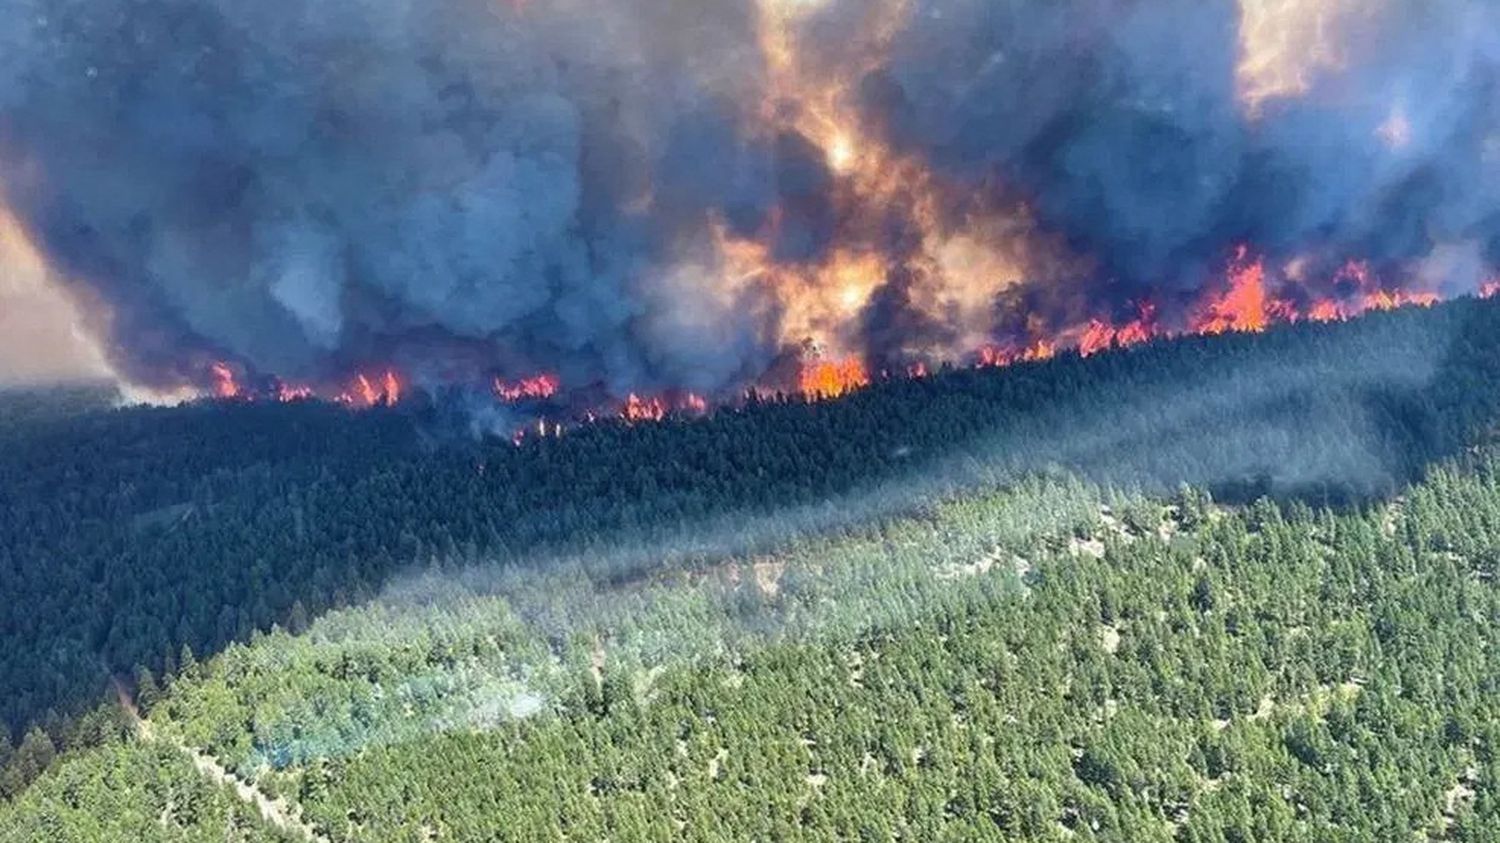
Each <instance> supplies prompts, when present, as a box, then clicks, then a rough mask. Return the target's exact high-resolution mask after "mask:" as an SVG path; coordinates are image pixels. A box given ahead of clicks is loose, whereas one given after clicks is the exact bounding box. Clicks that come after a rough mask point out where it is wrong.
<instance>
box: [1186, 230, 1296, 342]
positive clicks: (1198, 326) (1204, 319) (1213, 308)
mask: <svg viewBox="0 0 1500 843" xmlns="http://www.w3.org/2000/svg"><path fill="white" fill-rule="evenodd" d="M1294 312H1295V311H1294V310H1293V309H1291V308H1290V307H1289V306H1288V305H1287V304H1286V303H1285V302H1281V301H1274V300H1272V299H1271V298H1270V297H1269V296H1268V295H1267V293H1266V265H1265V262H1264V261H1263V260H1261V259H1260V258H1255V259H1251V258H1250V257H1249V249H1248V248H1247V247H1245V246H1241V247H1239V250H1238V251H1237V252H1236V254H1235V257H1234V260H1233V261H1231V263H1230V266H1229V290H1228V291H1227V292H1226V293H1224V295H1223V296H1221V297H1220V298H1219V299H1217V300H1214V301H1210V302H1209V303H1208V305H1207V306H1206V307H1204V308H1203V310H1202V311H1201V312H1200V313H1199V315H1198V316H1197V317H1196V319H1195V320H1194V322H1193V325H1192V332H1193V333H1197V334H1222V333H1225V332H1228V331H1243V332H1252V333H1254V332H1259V331H1264V330H1265V329H1266V327H1267V326H1269V325H1270V324H1271V321H1272V319H1273V318H1281V319H1283V320H1285V319H1286V317H1288V316H1290V315H1291V314H1293V313H1294Z"/></svg>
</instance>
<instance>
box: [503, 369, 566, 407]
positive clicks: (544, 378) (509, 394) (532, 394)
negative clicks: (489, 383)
mask: <svg viewBox="0 0 1500 843" xmlns="http://www.w3.org/2000/svg"><path fill="white" fill-rule="evenodd" d="M561 387H562V381H561V380H559V379H558V377H557V375H551V374H542V375H536V376H534V377H529V378H523V379H521V380H519V381H516V382H515V383H507V382H506V381H503V380H501V379H499V378H496V379H495V383H494V389H495V394H496V395H498V396H499V397H500V399H501V400H502V401H510V402H512V403H514V402H517V401H535V400H541V399H544V398H551V397H552V396H554V395H556V394H557V391H558V390H559V389H560V388H561Z"/></svg>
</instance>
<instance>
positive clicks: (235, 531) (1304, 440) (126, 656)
mask: <svg viewBox="0 0 1500 843" xmlns="http://www.w3.org/2000/svg"><path fill="white" fill-rule="evenodd" d="M1495 371H1500V307H1497V305H1496V304H1495V303H1493V302H1483V301H1460V302H1455V303H1451V304H1448V305H1443V306H1440V307H1436V308H1432V309H1430V310H1403V311H1398V312H1392V313H1379V314H1374V315H1371V316H1369V317H1366V318H1364V319H1360V320H1357V321H1354V322H1350V323H1343V324H1322V325H1320V324H1304V325H1296V326H1288V327H1282V328H1277V329H1274V330H1272V331H1270V332H1268V333H1266V334H1263V335H1254V336H1249V335H1232V336H1224V337H1213V338H1184V339H1180V340H1175V341H1171V342H1161V343H1155V344H1152V345H1149V346H1145V347H1138V348H1132V349H1127V350H1121V351H1117V352H1112V353H1108V354H1102V355H1097V356H1094V357H1090V358H1088V359H1080V358H1078V357H1076V356H1072V355H1065V356H1063V357H1060V358H1058V359H1056V360H1052V361H1048V362H1046V363H1039V364H1028V365H1021V366H1016V367H1013V368H1010V369H1006V370H977V371H976V370H960V371H946V372H941V373H937V374H935V375H933V376H931V377H927V378H923V379H918V380H910V381H904V380H903V381H892V382H886V383H880V384H877V385H875V386H873V387H872V388H870V389H868V390H865V391H863V392H860V393H856V394H855V395H852V396H849V397H847V398H846V399H844V400H840V401H836V402H826V403H812V404H809V403H806V402H803V401H801V400H797V399H785V400H764V401H756V402H751V403H750V404H748V405H746V406H744V407H741V408H738V409H730V410H723V411H720V412H718V413H716V414H715V415H713V416H712V417H711V418H707V419H691V418H676V419H671V420H668V421H667V422H665V423H661V424H646V425H634V426H632V425H627V424H624V423H621V422H614V423H604V424H598V425H593V426H588V427H584V428H580V429H578V430H575V431H572V432H570V433H569V434H568V435H567V436H564V437H562V438H560V439H545V440H541V441H533V442H529V443H527V444H525V445H524V446H523V447H519V448H517V447H514V446H513V445H511V444H510V443H509V442H508V441H505V440H501V439H479V440H475V439H473V438H470V437H469V436H467V435H463V434H461V433H456V432H455V431H454V430H453V429H452V426H451V425H450V424H448V423H447V420H446V419H445V418H444V408H442V407H441V406H433V405H431V404H427V405H422V404H417V405H415V406H405V407H400V408H394V409H389V410H378V411H373V412H367V413H356V414H351V413H348V412H345V411H343V410H341V409H339V408H336V407H331V406H326V405H319V404H293V405H273V404H243V403H228V404H226V403H214V402H208V403H202V404H197V405H193V406H188V407H182V408H172V409H166V408H144V407H143V408H130V409H123V410H99V409H91V408H90V401H89V400H85V399H84V398H81V397H80V396H78V395H73V396H72V397H71V398H70V399H69V402H70V403H69V406H68V407H67V408H66V409H64V410H59V409H56V408H53V409H47V408H48V407H49V406H50V405H49V404H48V403H47V402H48V401H49V400H50V399H47V398H44V397H38V396H36V395H32V394H23V395H8V396H5V397H4V398H0V420H3V428H0V439H3V442H4V448H3V449H0V517H3V518H4V519H5V523H4V524H3V525H0V536H3V545H0V592H3V593H4V594H5V595H6V597H7V600H6V601H5V602H4V603H3V605H0V639H3V642H0V643H3V645H4V646H0V687H3V688H5V689H6V693H5V694H4V695H0V706H3V711H0V715H3V717H4V719H5V721H6V722H7V723H8V724H9V727H10V730H11V737H12V741H11V743H13V744H18V745H20V746H22V747H23V748H25V751H24V752H14V753H13V752H11V751H9V750H8V749H6V750H5V754H6V755H8V756H11V757H12V758H11V760H12V763H11V764H10V765H9V772H8V773H7V775H6V776H5V777H4V778H3V780H0V789H4V790H6V791H7V792H11V793H14V792H19V791H21V790H22V789H23V787H24V782H26V781H28V780H30V779H31V778H32V777H34V776H35V775H36V774H37V773H38V772H39V771H40V770H41V769H42V768H45V767H46V766H48V763H50V762H51V756H52V755H53V754H55V753H56V752H57V751H58V750H66V749H68V748H69V747H81V746H85V745H89V744H95V743H99V742H100V741H106V739H107V738H108V736H109V735H111V734H114V733H116V732H117V731H119V729H120V724H119V723H118V722H116V721H115V720H114V719H113V718H112V717H111V715H109V714H108V711H107V710H102V711H95V706H97V704H98V703H99V702H100V701H101V700H102V699H105V697H106V692H107V689H108V687H109V678H110V677H111V676H123V677H134V676H138V675H139V676H148V675H149V676H158V677H160V676H175V675H178V674H180V673H183V672H184V666H185V665H189V666H196V665H197V664H198V663H199V662H201V661H206V660H208V659H209V657H210V656H211V655H212V654H213V653H216V652H218V651H220V650H221V649H223V648H224V647H225V646H226V645H228V644H230V643H231V642H241V643H244V642H248V641H250V640H251V639H252V638H253V637H255V636H256V635H257V634H258V633H259V632H265V631H268V630H270V629H271V628H272V627H273V625H279V626H280V627H281V628H283V629H285V630H287V631H288V632H290V633H302V632H304V631H305V630H306V629H308V627H309V625H310V624H311V623H312V622H313V621H314V619H316V618H318V617H319V616H320V615H323V614H324V613H325V612H327V611H329V610H330V609H334V608H337V607H344V606H350V607H357V606H360V605H363V604H365V603H367V602H368V601H369V600H371V599H372V598H374V597H375V596H377V595H378V594H380V593H382V592H383V591H384V590H385V589H386V588H387V587H388V585H389V583H390V581H391V579H392V577H401V578H403V579H404V578H405V577H407V576H408V575H409V574H408V572H409V571H411V570H413V569H414V568H415V569H422V568H430V567H433V566H438V567H439V568H440V569H441V568H452V567H456V566H469V567H475V566H483V567H484V568H485V569H487V570H509V569H515V568H518V567H525V566H524V565H520V564H519V563H530V562H532V561H534V560H538V559H557V558H568V559H571V558H581V559H605V560H608V559H609V558H610V557H611V554H612V553H613V552H614V551H615V550H616V549H617V548H619V547H621V546H637V547H648V548H649V547H651V546H653V544H655V543H658V542H670V541H674V540H676V539H678V538H680V537H681V536H683V535H692V534H693V533H694V531H695V525H701V524H704V523H717V522H716V519H718V520H720V521H722V520H723V519H730V520H732V521H737V522H738V521H743V520H747V519H750V520H753V518H755V517H762V518H766V519H768V520H770V521H772V522H774V521H775V520H776V514H777V513H779V512H783V511H785V510H786V509H787V508H796V507H799V506H804V507H818V506H825V507H829V508H832V509H839V510H842V509H843V508H844V507H843V503H844V502H846V501H858V500H861V499H862V497H864V496H865V495H866V493H867V492H869V491H870V490H874V489H881V488H884V487H887V486H890V485H891V484H895V485H896V487H900V488H905V486H904V485H903V484H905V485H911V484H916V485H915V487H914V488H917V489H918V491H921V492H923V493H924V494H925V495H926V496H927V497H930V496H931V495H933V494H942V495H955V494H958V493H961V492H962V491H963V490H964V489H965V488H966V487H972V488H979V489H988V488H994V487H995V486H996V484H1001V485H1003V484H1004V483H1006V482H1010V481H1011V480H1016V479H1019V478H1022V477H1025V476H1029V475H1030V474H1031V473H1033V472H1035V471H1038V470H1042V471H1056V470H1064V471H1067V472H1075V473H1077V474H1078V475H1079V476H1081V477H1082V478H1085V479H1086V480H1087V481H1089V482H1091V483H1099V484H1103V485H1104V486H1107V487H1115V488H1125V487H1128V488H1134V489H1140V490H1144V491H1146V492H1150V493H1156V494H1161V493H1168V492H1171V491H1172V490H1175V489H1177V488H1178V486H1179V485H1180V484H1183V483H1186V484H1189V485H1191V486H1194V487H1199V488H1203V489H1206V490H1208V491H1210V492H1211V493H1213V494H1214V496H1215V497H1216V498H1218V499H1219V500H1221V501H1223V502H1228V503H1249V502H1251V501H1254V500H1256V499H1258V498H1259V497H1260V496H1262V495H1271V496H1273V497H1276V498H1278V499H1280V500H1282V501H1283V502H1299V503H1300V502H1305V503H1308V504H1312V505H1315V506H1318V507H1320V508H1322V507H1325V506H1335V507H1346V506H1350V505H1355V506H1356V507H1358V506H1361V505H1374V503H1375V502H1378V501H1379V500H1381V499H1382V498H1385V497H1388V496H1390V495H1391V494H1393V493H1395V492H1396V491H1397V490H1399V489H1400V488H1402V487H1403V486H1404V485H1405V484H1407V483H1410V482H1413V481H1416V480H1419V479H1420V478H1421V477H1422V476H1423V474H1424V471H1425V469H1426V467H1427V466H1429V465H1431V464H1433V463H1434V462H1435V461H1439V460H1443V459H1446V458H1450V457H1453V456H1454V455H1457V454H1460V453H1461V452H1462V451H1463V449H1464V448H1465V447H1466V446H1470V445H1476V444H1479V443H1482V442H1483V441H1484V440H1485V439H1486V438H1487V436H1488V433H1489V430H1490V428H1491V427H1492V425H1493V422H1494V420H1495V419H1496V418H1497V407H1500V388H1497V386H1496V382H1495V379H1494V378H1493V375H1492V373H1493V372H1495ZM934 478H936V479H934ZM926 493H930V494H926ZM828 501H833V504H832V505H831V506H830V505H828V504H826V503H825V502H828ZM849 509H850V515H849V517H848V520H849V521H850V522H851V524H850V525H848V526H855V525H857V522H858V521H860V520H861V518H860V517H859V513H858V512H857V510H858V507H850V508H849ZM877 514H879V515H881V517H882V518H884V517H886V516H893V515H900V514H901V512H900V510H899V509H898V510H897V511H894V512H886V511H883V510H882V511H881V512H879V513H877ZM1329 517H1332V516H1329ZM1340 517H1343V516H1340ZM1350 517H1354V516H1350ZM832 526H834V527H838V526H839V524H838V523H837V520H835V521H834V522H833V523H832ZM837 532H838V531H837V530H835V533H837ZM784 544H785V541H784V537H783V536H780V535H778V536H777V537H776V541H775V542H773V543H772V544H771V545H768V546H767V548H765V549H764V550H765V551H766V552H773V551H774V552H776V553H780V552H783V549H784V548H783V549H778V548H780V547H781V546H782V545H784ZM712 556H713V554H709V553H690V554H688V557H689V558H685V559H681V560H677V561H676V562H674V568H673V569H674V570H677V569H681V570H693V569H695V567H696V568H701V567H703V566H705V565H708V566H710V567H712V565H713V564H715V560H714V559H713V558H712ZM605 567H607V566H604V565H603V564H602V563H601V565H600V566H596V567H595V568H594V569H591V576H593V577H595V578H597V579H598V580H599V581H601V582H609V583H615V584H618V583H619V582H620V578H619V576H618V575H617V574H611V573H605V572H604V571H603V568H605ZM945 590H946V589H945ZM752 602H753V601H752ZM550 646H552V648H553V649H557V647H558V646H559V645H557V642H555V641H554V642H551V645H550ZM544 649H545V648H544ZM90 711H94V713H93V714H88V716H82V715H85V714H86V713H88V712H90Z"/></svg>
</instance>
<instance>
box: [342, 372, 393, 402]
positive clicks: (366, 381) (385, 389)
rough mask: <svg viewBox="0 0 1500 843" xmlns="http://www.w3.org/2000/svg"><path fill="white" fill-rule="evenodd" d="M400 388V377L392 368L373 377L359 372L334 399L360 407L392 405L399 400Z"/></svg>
mask: <svg viewBox="0 0 1500 843" xmlns="http://www.w3.org/2000/svg"><path fill="white" fill-rule="evenodd" d="M401 390H402V386H401V377H400V376H399V375H397V374H396V372H395V371H394V370H391V369H387V370H385V372H383V373H382V374H381V375H380V376H378V377H377V378H375V379H371V377H370V376H369V375H366V374H364V373H360V374H358V375H355V377H354V383H352V384H350V387H349V389H348V390H346V391H344V392H341V393H339V395H338V396H337V397H335V398H334V400H335V401H337V402H339V403H340V404H349V405H352V406H355V407H362V408H369V407H394V406H396V405H397V404H398V403H400V402H401Z"/></svg>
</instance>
